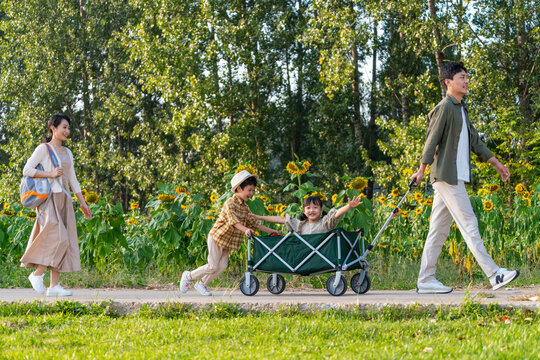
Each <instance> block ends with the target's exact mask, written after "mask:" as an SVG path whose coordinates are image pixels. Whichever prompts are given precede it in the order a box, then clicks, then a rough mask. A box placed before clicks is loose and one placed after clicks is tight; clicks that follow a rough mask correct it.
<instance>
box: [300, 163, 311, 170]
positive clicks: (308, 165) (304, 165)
mask: <svg viewBox="0 0 540 360" xmlns="http://www.w3.org/2000/svg"><path fill="white" fill-rule="evenodd" d="M302 167H303V168H304V171H308V170H309V168H310V167H311V164H310V162H309V161H304V162H303V163H302Z"/></svg>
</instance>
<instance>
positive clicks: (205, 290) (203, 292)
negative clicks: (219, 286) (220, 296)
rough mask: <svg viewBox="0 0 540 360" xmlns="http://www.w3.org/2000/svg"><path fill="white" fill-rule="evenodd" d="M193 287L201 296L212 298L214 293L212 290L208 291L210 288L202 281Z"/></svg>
mask: <svg viewBox="0 0 540 360" xmlns="http://www.w3.org/2000/svg"><path fill="white" fill-rule="evenodd" d="M193 287H194V288H195V290H197V291H198V292H199V294H201V295H204V296H211V295H212V292H211V291H210V290H208V288H207V287H206V285H205V284H203V283H202V281H197V282H196V283H195V285H193Z"/></svg>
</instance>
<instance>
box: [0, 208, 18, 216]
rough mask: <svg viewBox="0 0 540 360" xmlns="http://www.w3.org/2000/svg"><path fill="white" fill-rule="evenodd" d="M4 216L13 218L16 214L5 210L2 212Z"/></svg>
mask: <svg viewBox="0 0 540 360" xmlns="http://www.w3.org/2000/svg"><path fill="white" fill-rule="evenodd" d="M2 214H4V215H6V216H13V215H15V213H14V212H13V211H12V210H11V209H4V210H2Z"/></svg>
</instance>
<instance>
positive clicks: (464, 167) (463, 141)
mask: <svg viewBox="0 0 540 360" xmlns="http://www.w3.org/2000/svg"><path fill="white" fill-rule="evenodd" d="M461 118H462V121H463V125H462V126H461V133H460V134H459V142H458V148H457V157H456V166H457V179H458V181H460V180H461V181H465V182H469V181H470V169H469V155H470V154H469V151H470V150H469V130H468V129H467V122H466V121H465V110H464V109H463V107H461Z"/></svg>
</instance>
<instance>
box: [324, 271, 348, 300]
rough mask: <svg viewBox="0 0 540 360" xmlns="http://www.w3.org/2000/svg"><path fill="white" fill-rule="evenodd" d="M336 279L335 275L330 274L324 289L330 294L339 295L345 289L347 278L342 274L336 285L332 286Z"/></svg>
mask: <svg viewBox="0 0 540 360" xmlns="http://www.w3.org/2000/svg"><path fill="white" fill-rule="evenodd" d="M335 281H336V275H332V276H330V277H329V278H328V280H326V290H328V292H329V293H330V294H331V295H334V296H341V295H343V294H344V293H345V291H347V280H345V278H344V277H343V276H340V278H339V283H338V285H337V286H336V287H334V282H335Z"/></svg>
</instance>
